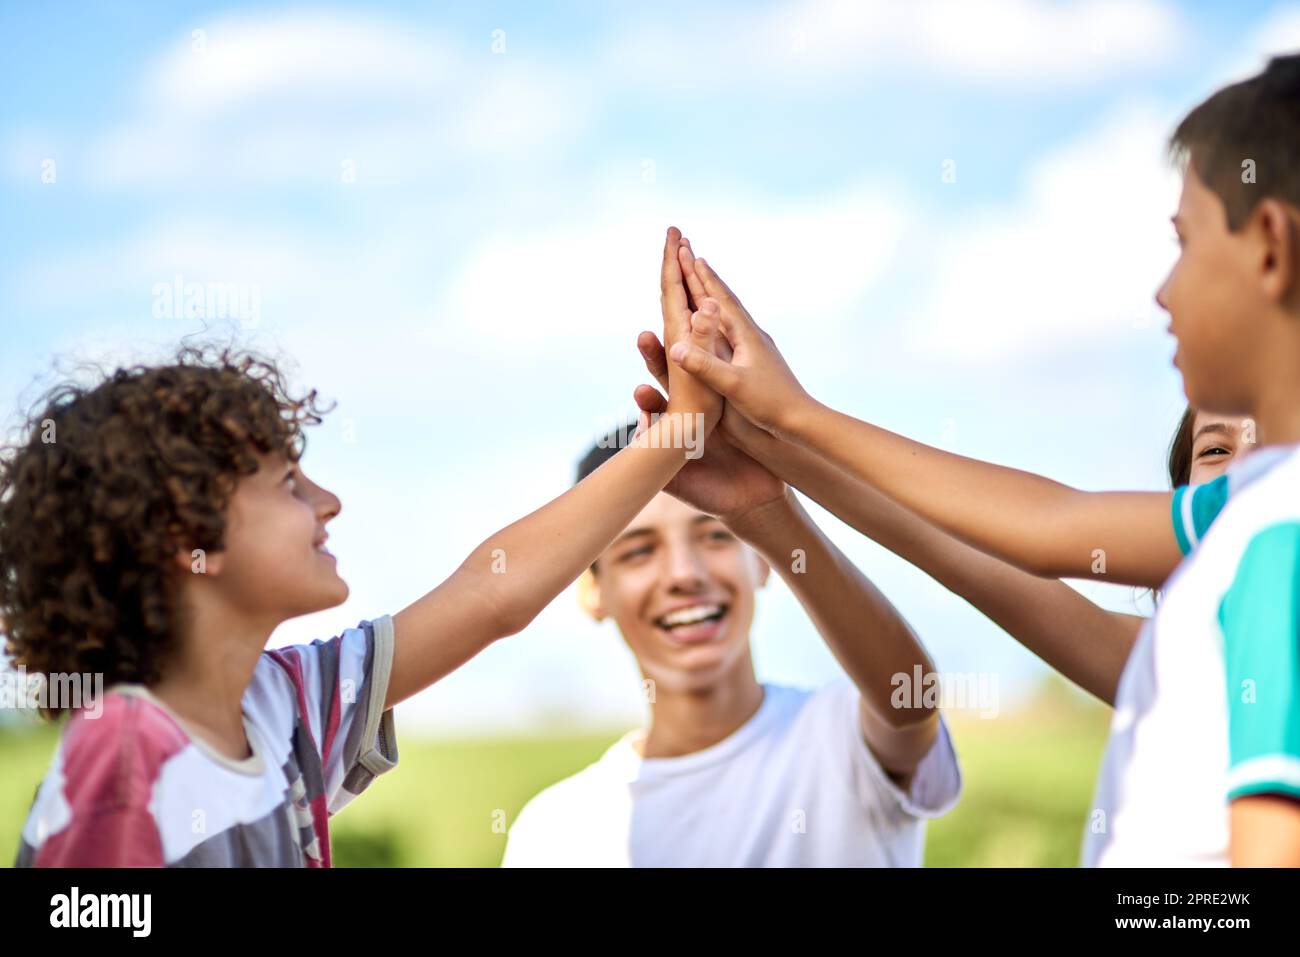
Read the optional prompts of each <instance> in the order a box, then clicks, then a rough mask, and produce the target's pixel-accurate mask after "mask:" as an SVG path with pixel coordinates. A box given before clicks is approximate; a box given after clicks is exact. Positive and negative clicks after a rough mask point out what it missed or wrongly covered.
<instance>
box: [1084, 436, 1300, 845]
mask: <svg viewBox="0 0 1300 957" xmlns="http://www.w3.org/2000/svg"><path fill="white" fill-rule="evenodd" d="M1298 488H1300V450H1297V447H1295V446H1291V447H1284V448H1275V449H1260V450H1259V451H1257V452H1254V453H1252V454H1251V455H1250V456H1248V457H1246V458H1243V459H1242V460H1241V461H1240V462H1239V463H1236V464H1234V465H1233V467H1232V468H1231V469H1230V470H1229V472H1228V473H1227V475H1226V476H1221V477H1220V478H1219V479H1216V480H1215V482H1212V483H1209V484H1207V485H1204V486H1199V487H1197V488H1195V489H1191V490H1188V491H1186V492H1181V493H1180V494H1179V495H1178V496H1176V497H1175V499H1174V520H1175V523H1176V524H1177V523H1179V522H1180V521H1181V522H1182V523H1183V525H1184V526H1188V527H1189V528H1188V529H1185V530H1184V531H1182V532H1180V533H1179V542H1180V544H1183V546H1184V548H1189V547H1190V546H1191V545H1195V551H1193V552H1192V553H1191V554H1190V555H1189V556H1188V558H1187V559H1186V560H1185V561H1184V562H1183V563H1182V565H1180V566H1179V568H1178V571H1177V572H1175V573H1174V576H1173V577H1172V578H1171V579H1170V581H1169V584H1168V586H1167V587H1166V589H1165V592H1164V595H1163V596H1162V598H1161V601H1160V606H1159V608H1158V609H1157V611H1156V615H1155V617H1154V618H1153V619H1152V620H1151V621H1150V622H1149V623H1148V624H1147V625H1146V627H1144V628H1143V631H1142V634H1141V636H1140V637H1139V638H1138V641H1137V644H1136V645H1135V646H1134V648H1133V651H1132V653H1131V654H1130V655H1129V660H1128V663H1127V664H1126V665H1125V667H1124V673H1123V675H1122V677H1121V678H1120V683H1119V689H1118V691H1117V693H1116V699H1115V714H1114V717H1113V718H1112V721H1111V734H1110V742H1109V744H1108V745H1107V747H1106V757H1105V760H1104V762H1103V764H1102V771H1101V776H1100V778H1099V779H1098V783H1097V794H1096V797H1095V798H1094V803H1093V811H1092V813H1091V814H1089V817H1088V824H1087V829H1086V833H1085V838H1084V852H1083V859H1084V863H1085V864H1088V865H1101V866H1119V867H1133V866H1143V867H1188V866H1215V865H1217V866H1224V865H1227V864H1228V863H1229V838H1230V833H1229V805H1230V804H1231V802H1232V801H1233V800H1235V799H1236V798H1238V797H1242V796H1245V795H1249V794H1282V795H1286V796H1289V797H1292V798H1300V496H1297V494H1296V490H1297V489H1298ZM1229 492H1230V493H1231V494H1230V497H1229ZM1225 502H1226V504H1224V503H1225ZM1216 515H1217V517H1215V516H1216ZM1193 518H1195V520H1196V525H1197V528H1196V529H1195V530H1194V531H1195V532H1200V531H1202V530H1204V540H1202V541H1201V542H1200V544H1196V541H1197V535H1196V534H1195V533H1194V532H1193V531H1192V530H1190V525H1191V523H1192V519H1193ZM1211 521H1212V523H1213V524H1212V526H1211V524H1210V523H1211Z"/></svg>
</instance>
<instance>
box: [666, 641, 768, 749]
mask: <svg viewBox="0 0 1300 957" xmlns="http://www.w3.org/2000/svg"><path fill="white" fill-rule="evenodd" d="M762 703H763V687H762V685H760V684H759V683H758V681H757V680H756V679H755V678H754V666H753V664H752V663H751V662H750V658H749V655H748V654H746V655H745V656H744V658H743V660H742V661H740V662H738V663H737V665H736V667H734V668H732V669H731V671H730V672H728V673H727V674H726V675H725V676H724V677H723V678H722V679H721V680H720V681H718V682H717V683H716V684H712V685H710V686H708V687H707V688H703V689H681V690H678V689H664V688H662V687H661V688H659V689H658V692H657V694H656V696H655V702H654V704H653V705H651V708H650V727H649V729H648V730H647V731H646V735H645V741H644V744H643V746H642V748H641V754H642V757H646V758H674V757H680V756H681V755H684V754H692V753H694V752H696V751H702V750H704V749H705V748H707V747H711V746H712V745H715V744H717V743H718V742H719V741H722V740H723V739H724V738H726V737H728V736H729V735H731V734H733V733H735V731H736V730H737V729H739V728H740V726H741V725H743V724H744V723H745V722H746V721H748V720H749V719H750V718H752V717H753V716H754V714H755V712H757V711H758V708H759V705H761V704H762Z"/></svg>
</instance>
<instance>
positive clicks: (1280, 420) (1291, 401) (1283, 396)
mask: <svg viewBox="0 0 1300 957" xmlns="http://www.w3.org/2000/svg"><path fill="white" fill-rule="evenodd" d="M1298 386H1300V381H1298V382H1296V383H1294V384H1288V387H1287V388H1282V389H1278V390H1276V391H1275V392H1274V393H1273V394H1271V395H1266V396H1263V397H1261V399H1260V401H1259V402H1258V403H1257V404H1256V411H1255V425H1256V427H1257V428H1258V429H1259V440H1260V444H1262V445H1292V444H1294V443H1296V442H1300V388H1298Z"/></svg>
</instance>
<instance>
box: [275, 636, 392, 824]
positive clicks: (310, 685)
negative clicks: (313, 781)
mask: <svg viewBox="0 0 1300 957" xmlns="http://www.w3.org/2000/svg"><path fill="white" fill-rule="evenodd" d="M270 654H272V655H273V656H274V657H275V659H276V660H277V661H278V662H279V663H280V664H281V666H282V667H284V668H285V670H286V671H288V672H289V676H290V678H291V679H292V680H293V682H294V684H295V686H297V688H298V691H299V696H300V699H301V700H300V708H301V710H303V711H304V712H305V715H304V717H305V718H306V720H307V721H308V723H309V724H310V726H311V730H312V736H313V738H314V740H315V741H316V742H317V744H318V746H319V750H320V756H321V771H322V777H323V779H324V789H325V797H326V802H327V805H328V808H329V813H331V814H333V813H335V812H336V811H339V810H340V809H342V808H343V807H344V806H345V805H346V804H347V803H348V802H349V801H351V800H352V798H354V797H356V796H357V795H358V794H360V793H361V792H362V791H364V790H365V789H366V788H367V787H369V786H370V782H371V781H373V780H374V779H375V778H376V777H377V776H379V775H380V774H383V773H384V772H385V771H388V770H391V769H392V768H393V767H395V766H396V765H397V739H396V736H395V734H394V729H393V712H392V710H391V709H390V710H387V711H385V710H383V706H384V699H385V698H386V697H387V695H388V678H389V674H390V673H391V671H392V666H393V621H392V619H391V618H390V617H388V616H384V617H382V618H377V619H375V620H374V621H363V622H361V623H360V624H359V625H358V626H357V627H356V628H349V629H348V630H347V631H345V632H343V633H342V634H341V635H338V636H337V637H335V638H331V639H329V640H328V641H313V642H312V643H311V644H308V645H291V646H289V647H287V648H279V649H276V650H275V651H274V652H271V653H270Z"/></svg>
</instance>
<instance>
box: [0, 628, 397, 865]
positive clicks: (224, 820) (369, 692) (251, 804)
mask: <svg viewBox="0 0 1300 957" xmlns="http://www.w3.org/2000/svg"><path fill="white" fill-rule="evenodd" d="M392 660H393V625H392V619H391V618H388V617H383V618H379V619H376V620H375V621H373V622H362V623H361V624H360V625H359V626H358V627H356V628H353V629H349V630H347V631H345V632H343V634H341V635H339V636H338V637H336V638H332V639H330V640H329V641H314V642H312V643H311V644H308V645H293V646H290V647H285V648H277V649H274V650H271V651H267V652H264V653H263V654H262V656H261V658H260V659H259V660H258V662H257V666H256V668H255V669H254V672H253V679H252V681H251V683H250V684H249V686H248V688H247V689H246V690H245V692H244V698H243V712H244V729H245V732H246V733H247V736H248V742H249V745H250V747H251V749H252V754H251V755H250V756H249V757H247V758H245V759H243V760H240V761H237V760H233V759H231V758H229V757H226V756H224V755H222V754H220V753H218V752H217V751H216V750H215V749H213V748H212V747H211V746H210V745H208V744H207V743H206V742H204V741H203V740H202V739H201V738H200V737H197V736H194V735H191V734H189V733H188V732H187V730H186V728H185V725H184V722H183V721H182V720H181V719H180V718H178V717H177V716H176V715H175V714H174V713H173V712H172V711H171V710H170V709H168V708H167V706H166V705H164V704H163V703H162V702H161V701H159V700H158V699H157V698H156V697H154V696H153V695H152V694H150V692H149V691H148V690H147V689H146V688H144V687H143V686H140V685H118V686H116V687H114V688H110V689H109V690H108V691H106V692H105V693H104V695H103V698H102V701H101V702H100V705H102V706H100V707H96V708H95V709H94V711H93V713H92V711H91V709H88V708H83V709H81V710H80V711H78V712H75V713H74V714H72V715H71V716H70V717H69V719H68V722H67V724H66V726H65V727H64V730H63V735H62V737H61V739H60V741H59V746H58V748H57V750H56V752H55V754H54V759H53V761H52V762H51V766H50V769H49V771H48V772H46V775H45V778H44V780H43V781H42V782H41V785H40V788H39V789H38V791H37V793H36V800H35V802H34V803H33V805H32V809H31V811H30V813H29V815H28V817H27V822H26V824H25V825H24V826H23V832H22V839H21V841H20V843H19V849H18V861H17V864H18V866H20V867H23V866H35V867H116V866H131V867H163V866H166V867H328V866H329V865H330V840H329V818H330V815H332V814H333V813H335V812H336V811H338V810H339V809H340V808H342V807H343V806H344V805H345V804H347V803H348V802H349V801H350V800H351V799H352V798H353V797H355V796H356V795H357V794H360V793H361V792H362V791H363V790H365V788H366V787H367V786H368V785H369V784H370V782H371V781H372V780H374V778H375V776H376V775H378V774H382V773H383V772H385V771H387V770H389V769H390V768H392V767H393V766H394V765H395V764H396V763H397V744H396V740H395V738H394V736H393V714H392V712H391V711H383V703H384V699H385V697H386V695H387V692H388V676H389V672H390V671H391V668H392Z"/></svg>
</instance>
